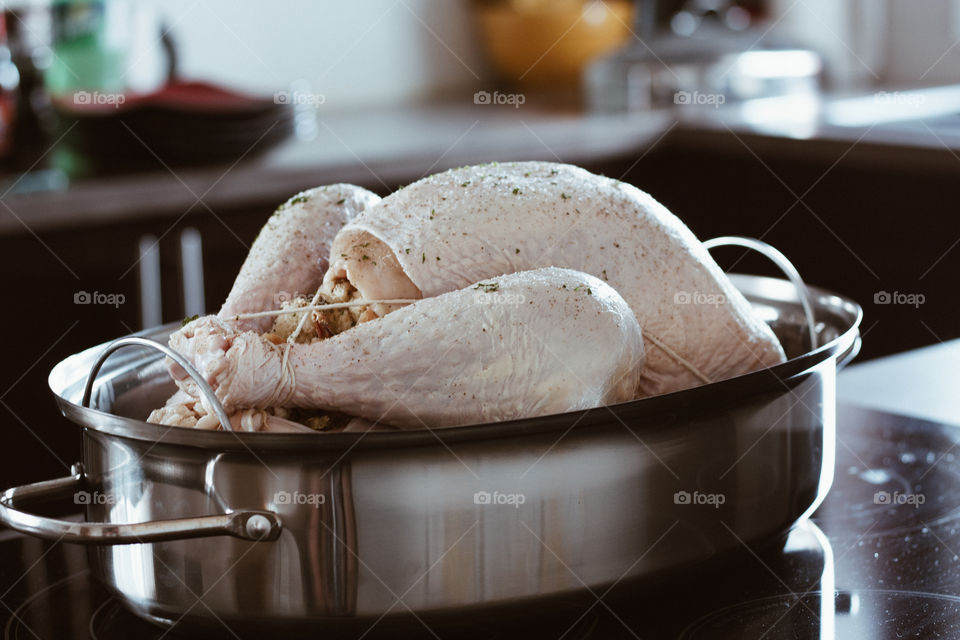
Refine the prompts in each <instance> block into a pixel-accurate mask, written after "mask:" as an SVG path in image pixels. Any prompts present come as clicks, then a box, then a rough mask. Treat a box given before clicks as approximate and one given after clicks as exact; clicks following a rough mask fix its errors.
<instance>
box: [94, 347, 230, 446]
mask: <svg viewBox="0 0 960 640" xmlns="http://www.w3.org/2000/svg"><path fill="white" fill-rule="evenodd" d="M128 346H138V347H148V348H150V349H155V350H157V351H160V352H161V353H163V355H165V356H167V357H168V358H170V359H171V360H173V361H174V362H176V363H177V364H178V365H180V366H181V367H183V370H184V371H186V372H187V375H189V376H190V377H191V378H192V379H193V381H194V382H195V383H196V385H197V388H198V389H199V390H200V394H201V395H203V399H204V400H206V401H207V403H208V404H209V406H210V407H212V408H213V414H214V415H215V416H217V420H219V421H220V426H221V427H223V430H224V431H233V427H231V426H230V416H228V415H227V412H226V410H225V409H224V408H223V405H222V404H220V401H219V400H218V399H217V394H215V393H214V392H213V389H211V388H210V385H209V384H207V381H206V380H204V379H203V376H201V375H200V372H199V371H197V370H196V369H195V368H194V366H193V365H192V364H190V361H189V360H187V359H186V358H185V357H183V355H181V354H179V353H177V352H176V351H174V350H173V349H171V348H170V347H168V346H166V345H164V344H160V343H159V342H157V341H155V340H148V339H147V338H138V337H136V336H132V337H129V338H120V339H119V340H114V341H113V342H111V343H110V344H109V345H107V348H106V349H104V350H103V353H101V354H100V357H99V358H97V361H96V363H94V365H93V368H92V369H90V374H89V375H88V376H87V384H86V385H85V386H84V388H83V402H82V403H81V404H82V406H83V407H89V406H90V396H91V395H93V382H94V380H96V378H97V374H98V373H100V368H101V367H102V366H103V363H104V362H106V361H107V358H109V357H110V354H111V353H113V352H114V351H116V350H117V349H120V348H122V347H128Z"/></svg>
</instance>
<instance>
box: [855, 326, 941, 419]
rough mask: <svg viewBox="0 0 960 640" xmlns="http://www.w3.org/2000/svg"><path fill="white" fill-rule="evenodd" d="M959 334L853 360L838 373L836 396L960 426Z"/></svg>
mask: <svg viewBox="0 0 960 640" xmlns="http://www.w3.org/2000/svg"><path fill="white" fill-rule="evenodd" d="M958 389H960V340H952V341H950V342H944V343H941V344H938V345H934V346H930V347H924V348H922V349H915V350H913V351H906V352H904V353H899V354H896V355H892V356H888V357H885V358H878V359H876V360H870V361H869V362H864V363H862V364H856V365H852V366H850V367H847V368H846V369H845V370H843V371H841V372H840V375H839V376H838V378H837V399H838V400H839V401H841V402H846V403H848V404H853V405H858V406H862V407H868V408H871V409H876V410H879V411H887V412H891V413H898V414H901V415H908V416H911V417H916V418H922V419H924V420H931V421H933V422H940V423H943V424H949V425H956V426H960V393H958Z"/></svg>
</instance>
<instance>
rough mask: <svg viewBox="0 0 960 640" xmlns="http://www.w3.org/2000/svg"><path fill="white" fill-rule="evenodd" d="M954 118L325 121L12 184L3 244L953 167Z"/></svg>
mask: <svg viewBox="0 0 960 640" xmlns="http://www.w3.org/2000/svg"><path fill="white" fill-rule="evenodd" d="M957 113H960V87H956V86H954V87H940V88H934V89H927V90H923V91H918V92H908V91H893V90H887V91H879V92H876V93H866V92H864V93H861V94H859V95H853V96H849V95H837V96H832V97H827V98H824V99H822V100H811V99H805V98H789V99H783V98H770V99H765V100H754V101H750V102H747V103H742V104H730V105H727V106H725V107H723V108H721V109H713V108H710V107H692V106H678V107H676V108H674V109H662V110H656V111H650V112H643V113H634V114H616V115H609V114H583V113H581V112H579V111H576V110H571V109H567V110H558V108H557V107H551V106H550V105H547V104H546V102H545V101H543V100H540V101H539V103H538V101H537V100H534V99H531V100H530V101H529V102H528V103H527V104H525V105H524V106H523V107H521V108H520V109H517V108H514V107H512V106H509V105H475V104H473V103H472V102H469V103H467V104H463V102H462V101H458V102H456V103H451V102H445V103H440V104H410V105H399V106H391V107H377V108H369V109H363V110H358V111H353V112H339V113H337V112H331V113H329V114H326V113H321V116H320V119H319V127H318V134H317V137H316V138H315V139H313V140H310V141H304V140H298V139H294V140H290V141H288V142H286V143H285V144H283V145H281V146H279V147H277V148H275V149H272V150H270V151H269V152H267V153H265V154H263V155H260V156H255V157H251V158H249V159H246V160H244V161H243V162H240V163H237V164H236V165H235V166H229V165H222V166H208V167H199V168H177V169H174V170H171V171H158V172H153V173H146V174H136V175H128V176H115V177H107V178H97V179H88V180H80V181H76V182H75V183H73V184H71V185H70V186H69V187H67V188H64V189H62V190H59V191H57V190H54V191H41V192H34V193H22V192H21V191H22V189H19V188H20V187H22V185H20V184H14V186H13V187H11V188H5V193H4V195H2V196H0V203H2V204H3V205H5V207H3V208H0V234H7V235H10V234H18V233H26V232H27V230H28V228H29V230H30V231H33V232H40V231H43V230H47V229H58V228H72V227H76V226H78V225H96V224H102V223H106V222H111V221H118V220H123V219H137V218H146V217H151V216H165V215H166V216H177V215H181V214H182V213H183V212H184V211H185V210H187V209H188V208H189V207H191V206H192V205H193V206H198V205H200V203H199V202H198V200H199V201H202V205H205V206H208V207H210V208H213V209H217V208H229V207H231V206H239V205H242V204H243V203H250V202H281V201H283V200H285V199H286V198H287V197H289V195H291V194H293V193H295V192H297V191H299V190H301V189H304V188H307V187H310V186H313V185H316V184H323V183H329V182H335V181H342V182H357V183H361V184H365V185H370V186H373V187H375V188H378V189H381V190H384V191H389V190H392V189H393V188H395V187H396V186H397V185H398V184H400V183H402V182H404V181H409V180H410V179H411V177H417V176H420V175H424V174H428V173H431V172H435V171H439V170H443V169H445V168H448V167H452V166H458V165H462V164H475V163H479V162H488V161H494V160H503V159H530V160H562V161H564V162H573V163H581V164H591V163H596V162H602V161H604V160H608V159H616V158H624V157H629V156H631V155H633V156H637V157H639V156H641V155H643V154H644V153H645V152H647V151H649V150H651V149H652V148H653V147H655V146H657V145H664V144H671V145H677V146H687V147H691V148H694V149H696V148H701V149H702V148H705V147H710V146H717V145H720V146H723V147H725V148H730V149H734V150H739V151H741V152H747V150H745V149H744V147H745V146H746V147H747V149H749V150H750V152H753V153H766V152H769V151H771V150H777V151H780V152H782V153H787V154H799V153H802V154H803V156H804V157H814V156H816V155H817V154H820V155H822V157H823V158H824V160H825V161H827V162H834V161H836V159H837V157H838V155H839V154H843V155H842V157H843V158H844V161H845V162H863V163H869V164H870V165H873V166H877V165H882V164H885V163H886V164H888V165H895V166H898V167H905V166H909V167H911V168H912V169H913V170H942V171H955V170H956V167H957V165H956V163H957V162H960V116H957V115H955V114H957Z"/></svg>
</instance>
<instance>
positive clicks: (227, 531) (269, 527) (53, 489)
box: [0, 464, 282, 545]
mask: <svg viewBox="0 0 960 640" xmlns="http://www.w3.org/2000/svg"><path fill="white" fill-rule="evenodd" d="M70 473H71V475H69V476H67V477H65V478H57V479H56V480H45V481H43V482H37V483H34V484H28V485H24V486H22V487H14V488H13V489H7V490H6V491H4V492H3V493H2V494H0V521H2V522H3V523H4V524H5V525H7V526H8V527H10V528H11V529H15V530H17V531H20V532H22V533H27V534H30V535H32V536H36V537H38V538H47V539H49V540H57V541H62V542H73V543H78V544H109V545H113V544H137V543H142V542H159V541H161V540H183V539H186V538H204V537H208V536H222V535H229V536H233V537H235V538H241V539H243V540H253V541H262V540H276V539H277V538H278V537H280V530H281V528H282V525H281V523H280V518H279V516H277V514H275V513H273V512H272V511H256V510H250V511H234V512H232V513H225V514H221V515H213V516H197V517H195V518H176V519H173V520H153V521H150V522H137V523H132V524H112V523H106V522H71V521H69V520H57V519H56V518H47V517H43V516H37V515H33V514H31V513H27V512H26V511H22V510H21V507H20V504H19V503H22V502H29V501H31V500H34V501H45V500H51V499H56V498H65V497H69V496H71V495H72V496H74V500H75V501H77V497H78V495H80V494H79V493H78V492H79V491H81V490H82V488H83V468H82V467H81V466H80V465H79V464H75V465H73V467H72V468H71V469H70ZM87 495H89V494H87Z"/></svg>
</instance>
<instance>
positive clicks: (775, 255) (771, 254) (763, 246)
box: [703, 236, 817, 351]
mask: <svg viewBox="0 0 960 640" xmlns="http://www.w3.org/2000/svg"><path fill="white" fill-rule="evenodd" d="M703 246H704V247H706V249H707V251H709V250H710V249H713V248H715V247H744V248H746V249H752V250H753V251H756V252H757V253H760V254H763V255H764V256H766V257H767V258H768V259H769V260H770V261H771V262H772V263H773V264H775V265H777V268H779V269H780V271H782V272H783V275H785V276H787V279H789V280H790V282H791V283H793V286H794V287H795V288H796V290H797V297H798V298H800V306H801V307H802V308H803V315H804V317H805V318H806V321H807V340H808V341H809V342H810V350H811V351H813V350H814V349H816V348H817V327H816V324H815V318H814V317H813V305H812V304H810V291H809V290H808V289H807V285H806V284H805V283H804V282H803V278H801V277H800V273H799V272H798V271H797V268H796V267H794V266H793V263H792V262H790V260H789V259H788V258H787V256H785V255H783V253H781V252H780V250H779V249H777V248H776V247H774V246H773V245H770V244H767V243H766V242H764V241H763V240H756V239H754V238H744V237H741V236H721V237H719V238H712V239H710V240H704V242H703Z"/></svg>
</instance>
